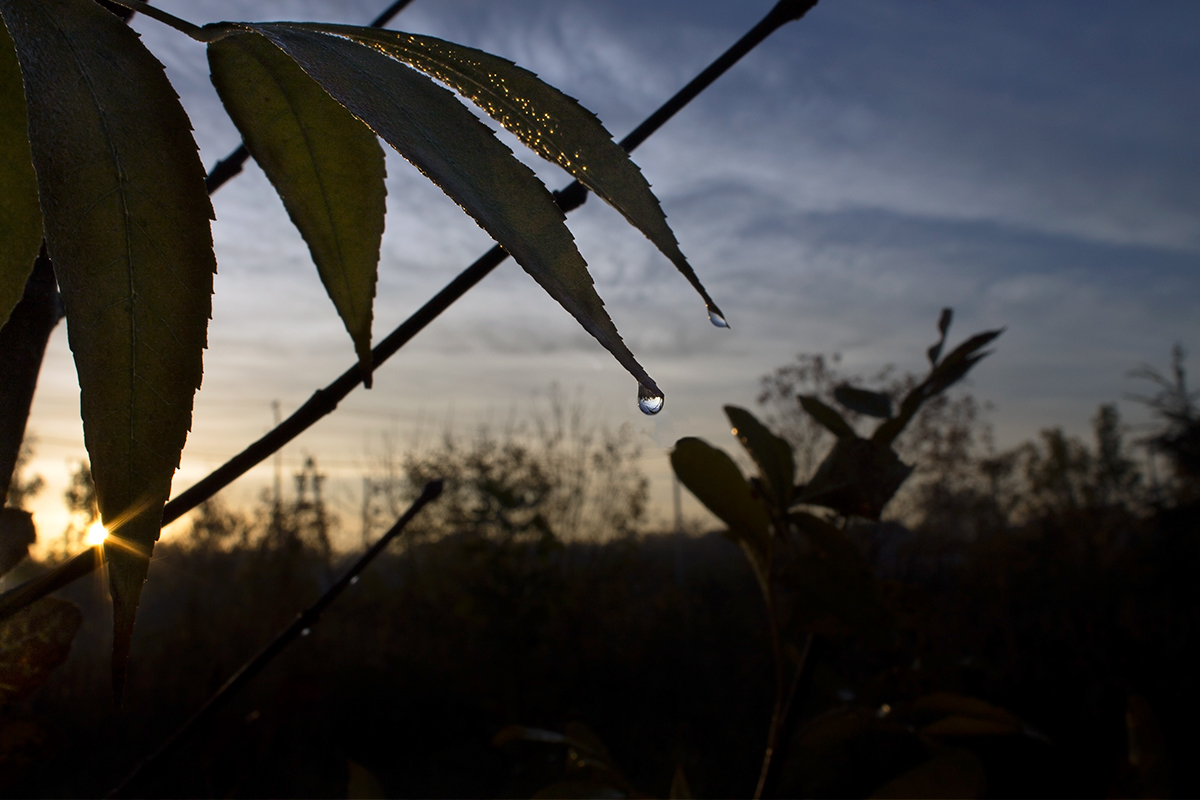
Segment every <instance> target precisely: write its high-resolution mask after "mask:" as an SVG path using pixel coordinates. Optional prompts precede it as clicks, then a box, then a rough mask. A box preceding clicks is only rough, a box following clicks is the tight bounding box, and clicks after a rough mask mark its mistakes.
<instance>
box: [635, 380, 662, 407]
mask: <svg viewBox="0 0 1200 800" xmlns="http://www.w3.org/2000/svg"><path fill="white" fill-rule="evenodd" d="M664 402H665V399H664V398H663V396H662V395H661V394H656V393H655V392H652V391H650V390H649V389H647V388H646V387H645V386H642V385H641V384H638V408H640V409H641V410H642V413H643V414H657V413H658V412H660V411H662V409H663V403H664Z"/></svg>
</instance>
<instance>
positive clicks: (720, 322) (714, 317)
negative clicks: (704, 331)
mask: <svg viewBox="0 0 1200 800" xmlns="http://www.w3.org/2000/svg"><path fill="white" fill-rule="evenodd" d="M708 321H709V322H711V323H712V324H713V325H715V326H717V327H718V328H728V327H729V322H728V321H727V320H726V319H725V315H724V314H722V313H721V309H719V308H717V307H716V306H715V305H711V306H709V307H708Z"/></svg>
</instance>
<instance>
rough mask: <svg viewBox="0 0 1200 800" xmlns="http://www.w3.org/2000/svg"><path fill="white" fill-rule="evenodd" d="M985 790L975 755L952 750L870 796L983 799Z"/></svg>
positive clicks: (980, 763) (960, 750)
mask: <svg viewBox="0 0 1200 800" xmlns="http://www.w3.org/2000/svg"><path fill="white" fill-rule="evenodd" d="M986 791H987V775H986V774H985V772H984V769H983V762H982V761H980V760H979V756H977V755H975V754H974V753H972V752H971V751H970V750H967V749H966V748H955V749H953V750H946V751H943V752H940V753H938V754H937V755H935V756H934V757H933V758H931V759H929V760H928V761H926V762H925V763H924V764H921V765H919V766H916V767H913V768H912V769H911V770H909V771H908V772H906V773H904V774H903V775H900V776H898V777H896V778H893V779H892V780H890V781H888V782H887V783H885V784H884V785H883V786H880V787H879V788H878V789H876V790H875V791H874V792H872V793H871V797H872V798H892V797H929V798H937V797H956V798H965V797H985V796H986Z"/></svg>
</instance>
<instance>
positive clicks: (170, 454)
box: [0, 0, 216, 693]
mask: <svg viewBox="0 0 1200 800" xmlns="http://www.w3.org/2000/svg"><path fill="white" fill-rule="evenodd" d="M0 13H2V14H3V17H4V22H5V24H6V25H7V26H8V30H9V32H10V33H11V34H12V37H13V40H14V42H15V43H16V47H17V54H18V56H19V58H20V62H21V72H22V75H23V77H24V82H25V88H26V94H27V96H28V98H29V132H30V136H29V138H30V142H31V144H32V149H33V163H34V166H35V168H36V170H37V177H38V188H39V195H40V197H41V201H42V202H41V205H42V213H43V216H44V219H45V229H46V230H45V235H46V246H47V249H48V250H49V253H50V257H51V258H52V259H53V262H54V268H55V272H56V275H57V277H58V282H59V286H60V287H61V290H62V294H63V300H64V303H65V305H66V312H67V334H68V340H69V342H70V345H71V350H72V351H73V353H74V356H75V366H76V369H77V371H78V373H79V386H80V413H81V415H82V417H83V431H84V443H85V444H86V445H87V449H88V454H89V456H90V458H91V463H92V476H93V478H94V479H95V482H96V495H97V501H98V504H99V507H100V513H101V516H102V518H103V520H104V524H105V525H106V526H107V527H108V528H109V530H110V531H112V533H113V535H112V536H110V537H109V541H108V542H106V543H105V546H104V551H105V557H106V559H107V560H108V574H109V579H110V588H111V590H112V596H113V615H114V636H113V683H114V688H115V689H116V690H117V691H118V693H119V692H120V690H121V687H122V685H123V680H124V670H125V662H126V660H127V658H128V654H129V645H130V641H131V638H132V635H133V620H134V616H135V614H136V611H137V604H138V600H139V599H140V597H141V591H142V583H143V582H144V581H145V577H146V572H147V569H148V567H149V556H150V552H151V551H152V549H153V547H154V542H155V541H156V540H157V539H158V533H159V527H160V523H161V520H162V508H163V504H164V503H165V502H166V500H167V497H168V495H169V493H170V490H171V477H172V475H173V474H174V472H175V469H176V467H178V465H179V455H180V452H181V451H182V449H183V445H184V441H185V440H186V439H187V433H188V428H189V427H190V425H191V412H192V397H193V395H194V394H195V391H196V389H197V387H199V385H200V378H201V373H202V351H203V349H204V346H205V335H206V330H207V326H208V318H209V313H210V309H211V294H212V280H213V277H212V276H213V272H214V270H215V268H216V263H215V260H214V258H213V250H212V235H211V233H210V230H209V219H210V217H211V216H212V206H211V205H210V204H209V202H208V196H207V194H206V193H205V191H204V169H203V167H202V166H201V164H200V160H199V158H198V157H197V153H196V144H195V142H194V141H193V139H192V136H191V125H190V123H189V122H188V118H187V115H186V114H185V113H184V111H183V108H182V107H181V106H180V105H179V99H178V97H176V95H175V92H174V90H173V89H172V88H171V85H170V83H169V82H168V81H167V78H166V75H165V74H164V73H163V68H162V65H161V64H160V63H159V62H158V61H157V60H156V59H155V58H154V56H152V55H151V54H150V52H149V51H148V50H146V48H145V47H144V46H143V45H142V43H141V41H140V40H139V38H138V36H137V34H135V33H134V32H133V31H132V30H130V29H129V28H128V27H126V26H125V25H123V24H121V22H120V20H118V19H117V18H116V17H114V16H113V15H112V14H109V13H108V12H107V11H105V10H104V9H103V8H101V7H100V6H99V5H97V4H95V3H94V2H91V0H36V1H35V0H0Z"/></svg>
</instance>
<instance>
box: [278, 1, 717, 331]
mask: <svg viewBox="0 0 1200 800" xmlns="http://www.w3.org/2000/svg"><path fill="white" fill-rule="evenodd" d="M298 27H305V28H308V29H310V30H323V31H328V32H330V33H336V34H339V35H341V36H346V37H348V38H350V39H353V40H354V41H357V42H363V43H365V44H369V45H372V46H374V47H378V48H379V49H380V50H382V51H383V52H385V53H387V54H388V55H389V56H392V57H393V58H396V59H399V60H400V61H403V62H404V63H406V64H408V65H410V66H412V67H415V68H416V69H419V70H421V71H422V72H424V73H426V74H429V75H432V76H433V77H435V78H437V79H438V80H439V81H441V82H442V83H444V84H446V85H447V86H450V87H451V88H453V89H454V90H455V91H456V92H458V93H459V94H461V95H463V96H464V97H467V98H469V99H470V100H471V101H472V102H474V103H475V105H477V106H479V107H480V108H481V109H483V111H485V112H486V113H487V114H488V116H490V117H491V118H492V119H494V120H496V122H498V123H500V124H501V125H503V126H504V127H505V128H507V129H508V130H510V131H512V132H513V133H514V134H516V136H517V138H519V139H520V140H521V141H522V142H523V143H524V144H525V145H526V146H527V147H529V149H531V150H533V151H534V152H535V153H537V154H538V155H540V156H541V157H542V158H544V159H546V160H547V161H550V162H552V163H555V164H558V165H559V166H560V167H562V168H563V169H565V170H566V171H567V172H569V173H570V174H571V175H572V176H574V178H575V179H576V180H578V181H579V182H580V183H582V184H583V185H584V186H586V187H587V188H589V189H591V190H592V191H593V192H595V193H596V195H597V196H598V197H600V198H601V199H602V200H604V201H605V202H606V203H608V204H609V205H611V206H612V207H613V208H615V209H616V210H617V211H619V212H620V213H621V214H622V215H623V216H624V217H625V219H627V220H629V222H630V224H632V225H633V226H634V227H636V228H637V229H638V230H640V231H641V232H642V233H644V234H645V235H646V238H648V239H649V240H650V241H651V242H653V243H654V246H655V247H657V248H658V249H659V250H660V251H661V252H662V254H663V255H665V256H666V257H667V258H669V259H670V260H671V263H673V264H674V265H675V268H676V269H678V270H679V271H680V273H682V274H683V276H684V277H685V278H687V280H688V282H689V283H691V284H692V287H693V288H695V290H696V291H697V292H698V293H699V294H700V296H701V297H702V298H703V299H704V303H705V306H706V307H707V308H708V310H709V314H710V318H711V319H712V320H713V322H714V323H715V324H717V325H720V326H721V327H725V318H724V316H723V315H722V314H721V311H720V309H719V308H717V305H716V303H714V302H713V301H712V298H711V297H709V296H708V292H707V291H706V290H705V288H704V285H703V284H701V283H700V279H699V278H698V277H696V273H695V271H694V270H693V269H692V267H691V265H690V264H689V263H688V261H687V258H686V257H684V255H683V251H681V250H680V249H679V243H678V242H677V241H676V239H675V234H674V233H673V232H672V231H671V228H670V226H668V225H667V216H666V214H664V213H663V210H662V207H661V206H660V205H659V202H658V198H657V197H655V196H654V192H652V191H651V190H650V184H649V183H648V182H647V181H646V178H645V177H644V176H643V175H642V172H641V170H640V169H638V167H637V165H636V164H635V163H634V162H633V160H632V159H630V158H629V154H628V153H626V152H625V149H624V148H622V147H621V146H620V145H619V144H617V143H616V142H614V141H613V138H612V135H611V134H610V133H609V132H608V131H607V130H605V128H604V125H603V124H601V122H600V120H599V119H597V118H596V115H595V114H593V113H592V112H590V111H588V110H587V109H586V108H584V107H583V106H581V105H580V104H579V102H578V101H577V100H575V99H574V98H573V97H569V96H568V95H565V94H563V93H562V92H560V91H559V90H558V89H555V88H554V87H553V86H551V85H549V84H547V83H546V82H544V81H543V80H541V79H540V78H538V76H537V75H535V74H534V73H532V72H530V71H529V70H526V69H522V68H521V67H518V66H517V65H516V64H514V63H512V62H511V61H509V60H507V59H504V58H500V57H499V56H494V55H492V54H491V53H485V52H483V51H482V50H476V49H474V48H472V47H465V46H463V45H461V44H455V43H453V42H447V41H444V40H442V39H435V38H433V37H432V36H419V35H416V34H412V33H403V32H400V31H389V30H381V29H378V28H360V27H353V26H349V25H317V24H313V25H304V26H298ZM714 315H715V316H714Z"/></svg>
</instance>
